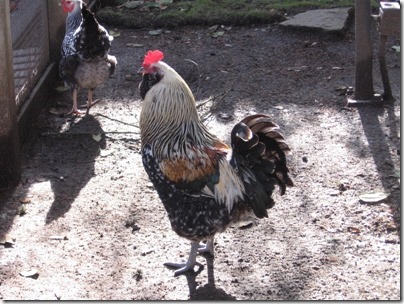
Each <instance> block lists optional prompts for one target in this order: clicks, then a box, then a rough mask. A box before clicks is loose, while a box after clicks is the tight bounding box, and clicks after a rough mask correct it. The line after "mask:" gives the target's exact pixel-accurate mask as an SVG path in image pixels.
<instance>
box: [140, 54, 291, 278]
mask: <svg viewBox="0 0 404 304" xmlns="http://www.w3.org/2000/svg"><path fill="white" fill-rule="evenodd" d="M163 57H164V55H163V53H162V52H160V51H149V52H148V53H147V54H146V56H145V59H144V62H143V65H142V68H141V69H142V73H143V78H142V81H141V83H140V85H139V92H140V95H141V98H142V99H143V105H142V111H141V115H140V130H141V142H142V148H141V153H142V159H143V165H144V168H145V170H146V172H147V174H148V176H149V178H150V180H151V181H152V183H153V185H154V187H155V189H156V190H157V192H158V194H159V197H160V199H161V201H162V202H163V204H164V207H165V209H166V211H167V213H168V218H169V220H170V223H171V227H172V229H173V230H174V231H175V232H176V233H177V234H178V235H179V236H181V237H184V238H186V239H188V240H190V241H191V252H190V254H189V258H188V261H187V262H185V263H166V265H167V266H171V267H174V268H178V269H177V271H176V272H175V275H178V274H182V273H184V272H186V271H188V270H191V269H193V268H194V266H195V265H196V264H198V265H199V263H197V262H196V256H197V254H198V252H199V253H201V252H210V253H211V254H213V249H214V248H213V240H214V236H215V234H217V233H220V232H223V231H224V230H225V229H226V227H228V225H229V224H231V223H234V222H236V221H238V220H240V219H241V218H242V217H243V216H244V215H245V214H247V213H254V214H255V216H256V217H258V218H263V217H268V213H267V209H269V208H272V207H273V206H274V201H273V199H272V192H273V191H274V189H275V186H276V185H278V186H279V188H280V191H281V195H283V194H284V193H285V191H286V187H288V186H293V182H292V180H291V178H290V177H289V170H288V167H287V164H286V154H288V153H289V152H290V149H289V147H288V145H287V143H286V142H285V139H284V137H283V136H282V134H281V133H280V132H279V127H278V126H277V125H276V124H275V123H273V122H272V121H271V119H270V117H269V116H267V115H265V114H255V115H251V116H248V117H246V118H245V119H243V120H242V121H241V122H239V123H238V124H236V125H235V126H234V128H233V130H232V132H231V146H228V145H227V144H225V143H224V142H223V141H222V140H220V139H219V138H217V137H216V136H215V135H213V134H212V133H211V132H210V131H209V130H208V129H207V128H206V126H205V125H203V124H202V122H201V121H200V119H199V116H198V113H197V109H196V106H195V99H194V96H193V94H192V92H191V90H190V88H189V87H188V85H187V84H186V82H185V81H184V80H183V79H182V78H181V76H180V75H179V74H178V73H177V72H176V71H175V70H174V69H173V68H171V67H170V66H169V65H168V64H166V63H165V62H163V61H162V59H163Z"/></svg>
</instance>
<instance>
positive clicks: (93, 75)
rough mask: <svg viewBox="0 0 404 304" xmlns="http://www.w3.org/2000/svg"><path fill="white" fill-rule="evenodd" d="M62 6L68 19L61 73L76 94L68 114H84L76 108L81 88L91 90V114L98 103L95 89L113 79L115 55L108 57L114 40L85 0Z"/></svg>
mask: <svg viewBox="0 0 404 304" xmlns="http://www.w3.org/2000/svg"><path fill="white" fill-rule="evenodd" d="M61 4H62V7H63V10H64V11H65V12H67V13H68V16H67V20H66V33H65V37H64V39H63V43H62V60H61V61H60V65H59V74H60V77H61V78H62V79H63V80H64V82H65V84H66V85H67V86H69V87H70V88H71V89H72V91H73V108H72V110H71V111H70V112H69V113H68V114H81V113H82V112H81V111H80V110H79V109H78V107H77V92H78V90H79V89H81V88H83V89H87V90H88V99H87V111H86V114H88V112H89V110H90V108H91V106H93V105H94V104H95V103H96V102H97V101H98V100H96V101H93V91H94V89H95V88H97V87H98V86H100V85H101V84H103V83H105V82H106V81H107V80H108V79H109V78H110V77H111V75H112V74H113V73H114V70H115V66H116V64H117V60H116V58H115V56H112V55H109V54H108V53H109V50H110V47H111V41H112V40H113V37H112V36H110V35H109V34H108V32H107V30H106V29H105V28H104V27H103V26H101V25H100V24H99V23H98V21H97V20H96V18H95V16H94V14H93V13H92V12H91V11H89V10H88V8H87V6H86V4H85V3H84V2H83V1H82V0H62V1H61Z"/></svg>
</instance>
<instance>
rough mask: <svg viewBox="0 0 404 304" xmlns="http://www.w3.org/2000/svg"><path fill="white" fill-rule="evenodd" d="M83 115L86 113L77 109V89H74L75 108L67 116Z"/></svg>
mask: <svg viewBox="0 0 404 304" xmlns="http://www.w3.org/2000/svg"><path fill="white" fill-rule="evenodd" d="M83 113H84V112H82V111H80V110H79V109H78V108H77V89H73V107H72V110H71V111H70V112H69V113H67V115H70V114H83Z"/></svg>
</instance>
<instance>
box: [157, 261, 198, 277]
mask: <svg viewBox="0 0 404 304" xmlns="http://www.w3.org/2000/svg"><path fill="white" fill-rule="evenodd" d="M195 265H197V266H199V267H200V268H203V265H202V264H201V263H198V262H195V263H188V262H187V263H170V262H169V263H164V266H166V267H168V268H175V269H177V270H176V271H175V272H174V276H175V277H176V276H178V275H181V274H184V273H186V272H187V271H194V267H195Z"/></svg>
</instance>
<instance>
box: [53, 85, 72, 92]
mask: <svg viewBox="0 0 404 304" xmlns="http://www.w3.org/2000/svg"><path fill="white" fill-rule="evenodd" d="M55 90H56V91H58V92H66V91H68V90H69V87H66V86H58V87H56V88H55Z"/></svg>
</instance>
